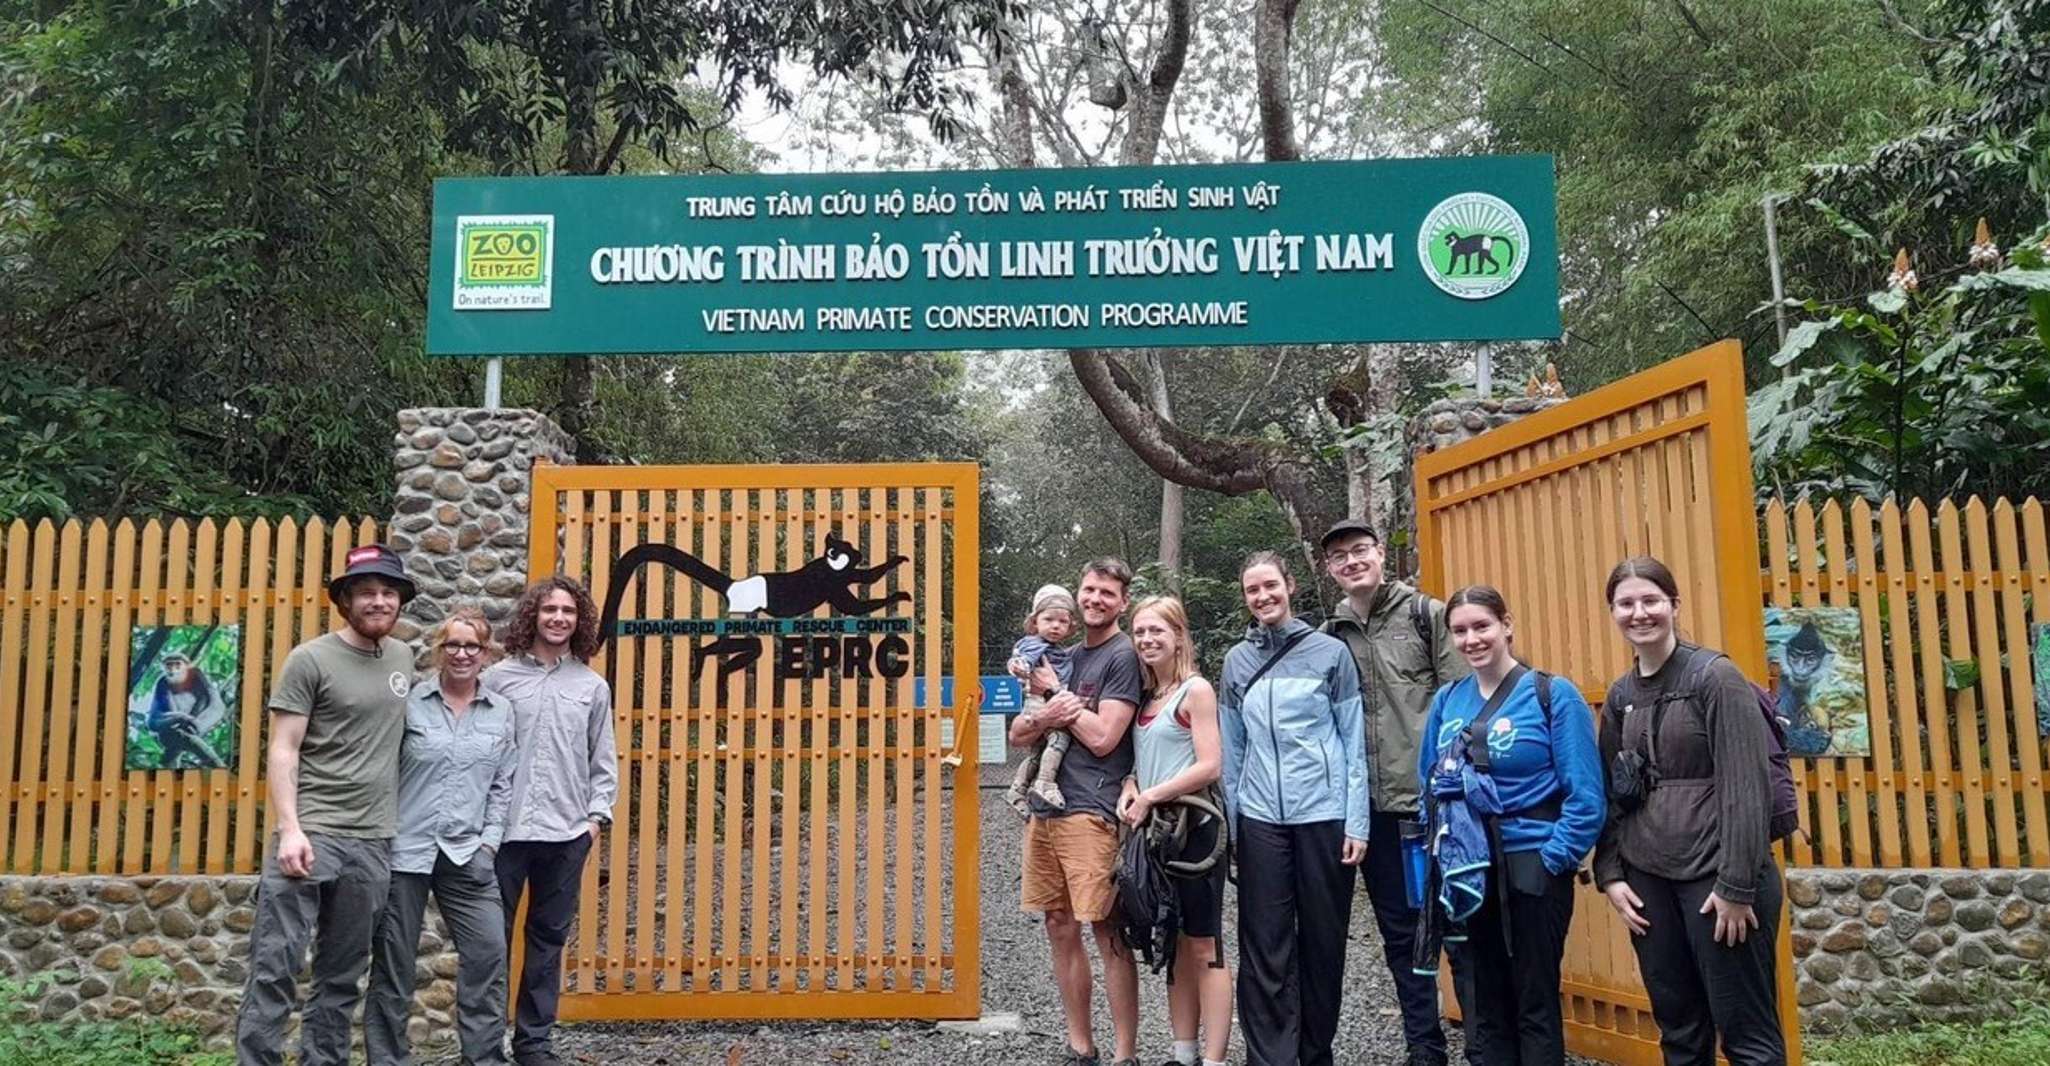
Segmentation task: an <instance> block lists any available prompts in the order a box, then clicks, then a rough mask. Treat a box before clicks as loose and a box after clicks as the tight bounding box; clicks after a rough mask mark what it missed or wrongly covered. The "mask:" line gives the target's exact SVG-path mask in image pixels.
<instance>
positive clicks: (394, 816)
mask: <svg viewBox="0 0 2050 1066" xmlns="http://www.w3.org/2000/svg"><path fill="white" fill-rule="evenodd" d="M412 687H413V653H412V652H411V651H410V650H409V649H408V648H407V647H406V645H405V642H403V641H399V640H394V639H392V638H390V637H386V638H384V640H383V641H382V642H381V643H380V644H379V647H378V650H377V651H374V652H368V651H358V650H357V649H355V648H352V647H350V646H349V643H348V642H347V641H345V640H343V639H342V638H341V635H340V634H338V633H329V634H328V635H326V636H324V637H315V638H314V639H312V640H309V641H307V642H306V643H304V644H301V645H299V646H298V647H296V648H293V649H292V654H290V655H287V656H286V657H285V668H284V669H283V670H280V671H279V672H278V676H277V680H276V682H275V683H273V685H272V686H271V695H270V709H271V711H272V712H274V713H276V714H303V715H305V716H306V739H305V740H304V741H303V742H301V743H300V745H299V828H301V829H303V830H305V831H306V832H309V833H332V834H334V835H335V836H345V837H368V838H375V837H389V836H392V835H394V834H396V833H397V832H398V822H399V799H398V795H399V794H398V778H399V744H400V742H401V741H402V740H404V739H405V736H406V693H407V692H409V691H410V690H411V689H412Z"/></svg>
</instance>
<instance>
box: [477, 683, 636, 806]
mask: <svg viewBox="0 0 2050 1066" xmlns="http://www.w3.org/2000/svg"><path fill="white" fill-rule="evenodd" d="M483 683H484V684H485V685H488V686H490V687H492V688H495V689H497V690H498V691H499V692H501V693H503V694H504V695H505V696H506V698H507V699H509V700H511V701H512V708H513V720H514V723H515V728H516V731H517V734H518V737H519V748H520V754H519V768H518V769H517V770H516V771H515V772H514V774H513V787H512V813H511V816H510V817H509V818H508V819H507V822H508V824H507V826H506V833H505V839H507V840H541V841H551V842H553V841H563V840H574V839H576V837H577V834H579V833H582V832H585V831H586V828H585V825H586V823H588V822H597V823H599V824H600V825H604V824H608V823H610V822H611V821H612V804H613V802H614V801H615V800H617V799H618V798H619V752H618V749H617V748H616V747H615V746H614V744H613V737H612V686H611V685H608V684H606V682H605V679H604V678H603V677H601V676H599V674H598V672H597V671H595V670H593V669H591V668H590V667H589V666H586V665H584V664H583V663H581V662H578V661H577V660H576V659H574V658H571V657H568V656H565V657H563V659H562V660H561V661H559V662H557V663H556V664H555V665H554V666H547V665H545V664H543V663H542V662H541V661H540V660H539V659H536V658H534V657H533V656H531V655H515V656H513V657H512V658H510V659H507V660H505V661H504V662H501V663H498V664H496V665H494V666H493V667H491V668H490V669H489V670H486V671H485V672H484V678H483Z"/></svg>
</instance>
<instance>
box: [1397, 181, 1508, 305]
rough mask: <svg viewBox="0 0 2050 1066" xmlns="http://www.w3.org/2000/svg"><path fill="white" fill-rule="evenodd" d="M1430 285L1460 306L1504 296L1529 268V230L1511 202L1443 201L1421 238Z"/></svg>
mask: <svg viewBox="0 0 2050 1066" xmlns="http://www.w3.org/2000/svg"><path fill="white" fill-rule="evenodd" d="M1417 257H1418V258H1419V259H1421V260H1422V261H1423V267H1424V276H1426V277H1428V278H1430V279H1431V284H1433V285H1436V286H1437V287H1438V288H1440V289H1442V290H1444V291H1445V292H1448V293H1451V294H1452V295H1454V296H1457V297H1459V298H1460V299H1462V300H1485V299H1487V298H1488V297H1490V296H1493V295H1495V294H1497V293H1501V292H1506V291H1507V290H1508V289H1509V287H1510V286H1511V285H1514V284H1516V279H1517V278H1520V277H1522V276H1523V268H1524V267H1525V266H1526V265H1528V264H1529V262H1530V230H1529V229H1528V228H1527V227H1525V226H1524V224H1523V216H1522V215H1519V214H1517V213H1516V209H1515V208H1513V207H1511V206H1509V202H1508V201H1507V200H1504V199H1502V198H1500V197H1497V196H1490V195H1488V194H1487V193H1483V192H1463V193H1460V194H1459V195H1457V196H1452V197H1448V198H1446V199H1445V200H1443V201H1440V202H1439V204H1438V206H1436V207H1434V208H1431V212H1430V214H1428V215H1425V216H1424V225H1423V229H1422V230H1420V231H1419V232H1418V233H1417Z"/></svg>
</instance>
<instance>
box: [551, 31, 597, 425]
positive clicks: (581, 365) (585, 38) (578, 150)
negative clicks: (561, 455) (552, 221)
mask: <svg viewBox="0 0 2050 1066" xmlns="http://www.w3.org/2000/svg"><path fill="white" fill-rule="evenodd" d="M569 7H570V17H571V19H573V20H574V23H575V31H574V38H573V39H574V42H575V43H574V50H575V52H576V56H575V58H573V59H571V61H570V67H569V70H570V73H569V84H568V85H567V86H566V91H565V92H564V93H563V100H564V104H565V107H564V113H563V160H562V162H563V170H564V172H566V173H569V174H590V173H592V172H594V171H595V169H596V168H597V165H598V86H597V73H598V57H597V56H596V55H594V54H593V53H594V52H595V51H596V50H597V48H598V46H599V40H598V32H597V27H596V26H595V25H594V24H593V22H592V16H591V9H590V6H589V0H571V3H570V5H569ZM596 362H597V360H596V358H595V357H593V356H588V355H572V356H568V357H566V358H564V360H563V367H562V371H563V373H562V399H561V404H560V406H559V407H558V408H557V410H556V421H557V422H559V423H560V424H561V425H562V428H563V430H564V432H566V433H568V434H569V435H570V439H571V440H574V441H576V449H577V452H576V460H577V462H579V463H603V462H605V461H607V459H608V457H609V456H608V450H607V449H606V448H605V447H604V446H603V445H601V444H600V443H599V442H598V439H597V422H598V368H597V365H596Z"/></svg>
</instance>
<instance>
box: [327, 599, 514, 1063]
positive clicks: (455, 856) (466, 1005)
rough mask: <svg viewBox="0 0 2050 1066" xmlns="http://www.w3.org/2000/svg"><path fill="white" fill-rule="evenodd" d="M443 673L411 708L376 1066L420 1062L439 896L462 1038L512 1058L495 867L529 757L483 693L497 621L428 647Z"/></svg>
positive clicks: (374, 980) (462, 624) (383, 955)
mask: <svg viewBox="0 0 2050 1066" xmlns="http://www.w3.org/2000/svg"><path fill="white" fill-rule="evenodd" d="M428 643H429V646H430V647H431V648H432V650H433V661H434V664H435V672H434V673H433V674H432V675H430V676H428V677H426V678H424V679H422V680H421V681H420V682H419V683H418V684H416V685H414V686H413V691H412V693H411V694H410V695H409V696H408V698H407V700H406V737H405V742H404V744H403V745H402V747H401V748H400V755H399V827H398V835H397V836H396V837H394V838H393V839H392V845H391V895H390V897H389V898H388V899H387V900H386V902H385V908H384V915H383V917H382V918H381V919H380V920H379V922H378V928H377V936H376V940H375V941H374V943H373V945H372V954H371V962H370V999H369V1004H368V1006H367V1007H366V1008H365V1009H364V1023H363V1028H364V1043H365V1045H366V1050H367V1051H368V1052H369V1059H370V1062H371V1063H372V1064H373V1066H385V1064H390V1063H403V1062H408V1061H410V1055H411V1049H410V1047H409V1046H408V1041H407V1038H406V1016H407V1014H408V1012H409V1010H410V1008H411V1006H412V1002H413V976H414V962H415V959H416V957H417V956H418V953H419V947H420V924H421V920H422V918H423V916H424V915H425V913H426V910H427V896H428V893H430V892H432V893H433V894H434V898H435V902H436V903H438V904H439V905H440V908H441V916H442V920H443V921H445V922H447V923H448V928H449V933H450V935H451V937H452V938H453V939H454V941H455V945H456V960H457V962H456V1003H455V1016H456V1035H457V1038H458V1043H459V1046H460V1048H461V1050H462V1056H463V1061H464V1062H465V1063H502V1062H504V1061H506V1060H505V1051H504V1047H503V1043H504V1038H505V999H506V990H505V913H504V908H503V906H502V905H501V904H500V902H499V893H498V874H497V872H496V871H495V870H494V869H493V868H492V859H493V856H494V855H495V854H496V852H497V850H498V843H499V841H500V840H501V839H502V838H503V837H504V835H505V824H506V812H507V809H508V807H509V806H510V803H511V800H512V781H513V769H514V767H515V765H516V764H517V762H518V756H517V753H518V748H517V747H516V746H515V744H514V738H513V717H512V703H511V702H510V701H509V700H507V699H506V698H505V697H503V696H500V695H499V694H497V693H495V692H493V691H491V690H490V689H487V688H483V687H482V686H480V685H479V684H478V681H477V678H478V675H479V674H481V673H483V671H484V666H485V664H486V663H488V662H489V661H490V659H491V623H490V622H489V621H486V620H485V618H484V614H483V612H481V611H479V610H477V609H476V608H474V607H462V608H458V609H457V610H455V611H454V612H452V613H450V614H449V616H448V617H447V618H446V619H444V620H443V621H442V623H441V624H440V625H438V626H436V627H435V628H434V631H433V633H432V634H431V635H430V637H429V640H428Z"/></svg>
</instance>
